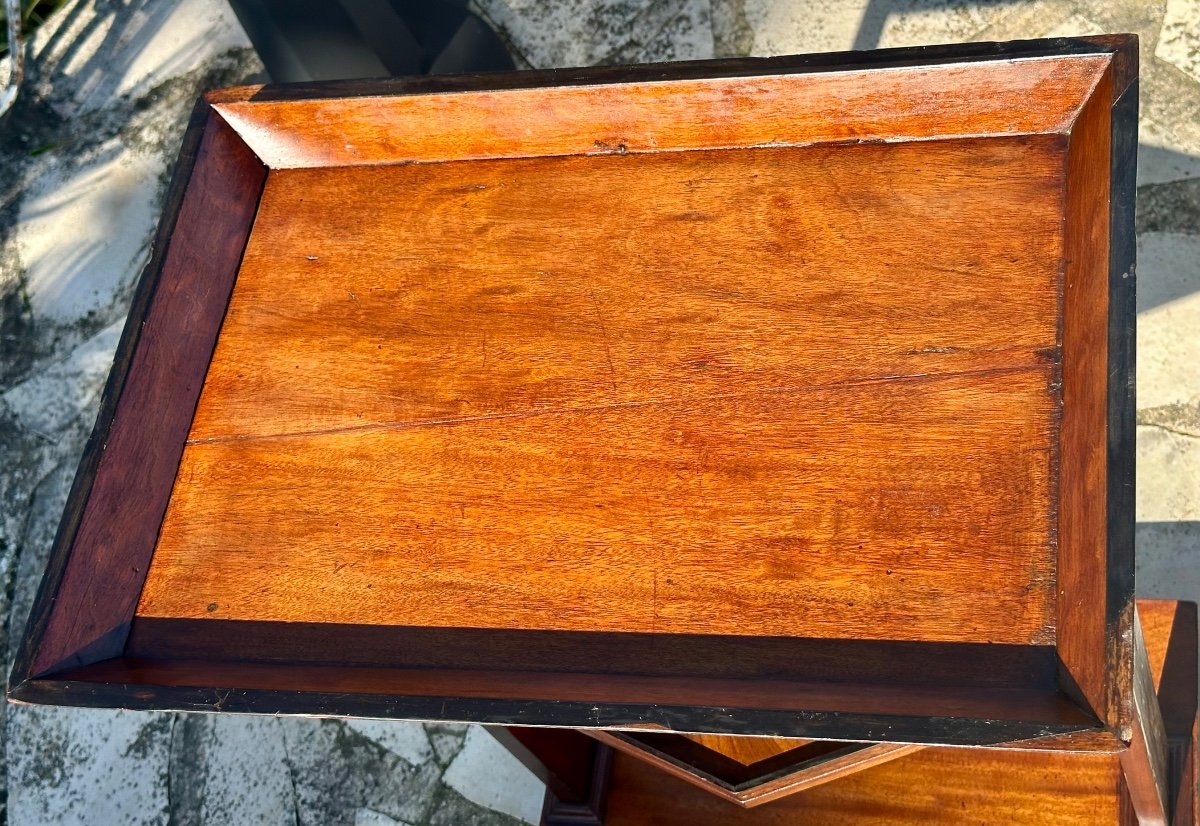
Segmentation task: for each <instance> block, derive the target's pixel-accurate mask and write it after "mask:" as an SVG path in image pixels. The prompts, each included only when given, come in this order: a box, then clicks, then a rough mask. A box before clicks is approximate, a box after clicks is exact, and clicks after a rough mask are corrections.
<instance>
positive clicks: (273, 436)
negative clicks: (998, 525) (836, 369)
mask: <svg viewBox="0 0 1200 826" xmlns="http://www.w3.org/2000/svg"><path fill="white" fill-rule="evenodd" d="M1044 370H1046V367H1045V366H1044V365H1036V364H1035V365H1019V366H1013V367H984V368H980V369H978V370H951V371H948V372H945V373H899V374H893V375H887V376H870V377H867V378H861V379H849V380H847V381H838V382H828V383H825V384H806V385H798V386H797V385H789V386H785V387H761V388H756V389H754V390H745V391H742V392H740V393H704V394H700V395H696V396H670V397H666V398H661V399H631V400H629V401H622V402H604V403H602V404H590V405H576V406H572V405H562V406H549V407H545V408H537V409H527V410H513V411H510V412H502V413H480V414H478V415H474V416H441V417H435V418H429V419H420V420H408V421H397V422H372V423H370V424H361V425H345V426H339V427H324V428H314V429H311V430H295V431H288V432H283V433H264V434H257V433H251V434H235V435H229V436H207V437H205V438H202V439H188V440H187V444H188V445H211V444H225V443H229V442H265V441H275V440H279V439H296V438H304V437H310V436H329V435H332V434H335V433H370V432H377V431H383V430H416V429H418V428H423V427H453V426H455V425H461V424H475V423H478V422H490V421H508V420H516V419H532V418H537V417H540V416H570V415H580V414H587V413H599V412H602V411H608V410H634V409H637V408H641V407H655V406H664V407H665V406H668V405H685V404H702V403H705V402H718V401H732V400H735V399H747V398H753V397H755V396H770V395H787V394H792V393H809V392H816V391H822V390H836V389H839V388H844V387H862V386H866V385H871V384H888V383H890V382H921V381H942V380H946V379H956V378H966V377H986V376H1005V375H1017V374H1020V373H1037V372H1041V371H1044Z"/></svg>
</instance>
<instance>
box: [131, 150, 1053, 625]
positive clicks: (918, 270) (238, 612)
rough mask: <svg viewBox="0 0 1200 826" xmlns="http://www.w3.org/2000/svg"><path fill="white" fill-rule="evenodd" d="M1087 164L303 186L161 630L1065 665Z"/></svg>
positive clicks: (258, 302)
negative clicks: (609, 634)
mask: <svg viewBox="0 0 1200 826" xmlns="http://www.w3.org/2000/svg"><path fill="white" fill-rule="evenodd" d="M1061 146H1062V144H1061V141H1060V140H1059V139H1058V138H1057V137H1055V136H1045V137H1039V138H1034V139H1028V138H1019V139H996V140H993V141H984V142H965V141H963V142H948V143H946V144H940V145H936V146H921V145H917V144H905V145H901V146H895V147H892V146H862V147H841V148H836V149H833V148H825V147H815V148H811V149H803V150H757V151H754V152H739V151H723V152H714V153H707V152H689V153H670V154H662V155H652V156H624V157H612V156H608V157H602V158H586V159H584V158H575V159H550V160H534V161H494V162H491V163H488V164H486V165H463V164H431V165H422V166H409V167H389V168H386V169H365V168H363V169H359V168H355V169H352V170H320V171H312V172H310V171H302V172H291V171H289V172H285V173H273V174H272V177H271V180H270V181H269V182H268V185H267V190H266V192H265V193H264V198H263V206H262V211H261V213H260V216H259V220H258V222H257V224H256V226H255V230H254V233H253V235H252V237H251V240H250V243H249V245H248V247H247V251H246V258H245V262H244V264H243V267H242V271H241V273H240V275H239V280H238V284H237V287H236V289H235V295H234V297H233V300H232V302H231V304H230V308H229V313H228V317H227V318H226V321H225V326H224V329H223V331H222V336H221V341H220V343H219V344H218V346H217V350H216V353H215V355H214V358H213V364H212V366H211V368H210V370H209V377H208V380H207V384H206V387H205V392H204V394H203V396H202V399H201V402H200V405H199V407H198V409H197V414H196V418H195V421H194V423H193V426H192V433H191V436H190V439H189V445H188V448H187V450H186V451H185V457H184V460H183V463H182V465H181V468H180V480H181V484H179V485H178V486H177V488H176V491H175V494H174V496H173V500H172V504H171V507H170V509H169V511H168V514H167V518H166V520H165V522H164V523H163V527H162V532H161V536H160V539H159V545H158V549H157V552H156V555H155V560H154V563H153V565H152V566H151V571H150V574H149V577H148V579H147V582H146V587H145V590H144V592H143V594H142V600H141V604H140V608H139V613H140V614H141V615H143V616H157V617H171V616H177V617H206V616H209V617H212V618H232V619H245V620H274V621H281V622H289V621H320V622H330V623H345V624H351V623H355V624H372V623H374V624H384V625H425V626H438V625H457V624H465V625H470V626H474V627H492V628H525V629H554V630H593V631H641V632H654V631H665V632H674V633H708V634H745V635H782V636H798V637H850V638H860V639H869V638H877V639H921V640H932V641H939V642H940V641H948V642H988V643H1018V644H1028V643H1030V642H1039V643H1041V642H1050V641H1052V639H1053V599H1052V594H1051V587H1052V586H1051V582H1052V577H1053V559H1052V549H1051V529H1052V528H1051V524H1050V511H1051V508H1052V500H1051V490H1050V487H1049V478H1050V474H1049V467H1050V460H1051V444H1052V442H1053V440H1054V438H1055V424H1056V423H1055V421H1054V405H1053V398H1052V394H1051V379H1052V375H1053V361H1054V358H1055V318H1056V310H1057V299H1056V291H1055V283H1054V282H1055V272H1056V262H1057V261H1058V260H1059V258H1060V256H1061V239H1060V237H1059V231H1060V227H1059V224H1058V222H1057V221H1056V220H1055V215H1056V212H1057V209H1058V203H1059V200H1060V199H1061V188H1060V187H1061V179H1062V170H1061ZM372 197H374V198H375V199H377V200H372ZM338 202H342V203H348V204H352V205H361V207H362V208H361V209H356V208H354V207H351V208H348V209H347V208H344V207H343V208H340V209H339V208H338V207H337V206H336V203H338ZM980 238H984V239H989V238H990V239H994V243H982V242H981V241H980V240H979V239H980ZM747 239H751V240H749V241H747ZM914 293H919V294H922V295H928V299H926V300H923V301H922V302H920V304H919V305H914V304H913V302H912V300H911V297H912V295H913V294H914ZM264 341H270V342H272V346H271V347H270V348H267V349H264V348H263V346H262V343H263V342H264ZM952 456H953V457H960V459H961V461H958V462H947V461H946V459H947V458H948V457H952ZM333 490H336V491H338V495H337V496H330V491H333ZM964 490H969V491H971V494H970V495H969V496H964V495H963V491H964ZM347 502H353V503H354V507H353V508H347V507H346V504H347ZM981 558H985V559H987V560H988V564H986V565H981V564H979V560H980V559H981ZM518 560H519V562H518ZM318 581H319V582H320V583H321V587H320V588H319V589H315V588H314V587H313V584H314V583H315V582H318ZM213 604H215V605H216V606H217V607H216V608H215V609H213V608H211V606H212V605H213Z"/></svg>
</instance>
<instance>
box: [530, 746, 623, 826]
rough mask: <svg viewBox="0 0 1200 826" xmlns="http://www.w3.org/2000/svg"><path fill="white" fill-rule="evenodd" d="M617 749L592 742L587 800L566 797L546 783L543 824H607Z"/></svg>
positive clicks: (582, 825) (546, 825)
mask: <svg viewBox="0 0 1200 826" xmlns="http://www.w3.org/2000/svg"><path fill="white" fill-rule="evenodd" d="M612 763H613V750H612V749H611V748H610V747H609V746H606V745H604V744H603V743H597V742H595V741H593V742H592V750H591V769H592V772H591V782H590V783H589V784H588V794H587V797H586V798H585V799H583V800H564V799H563V798H560V797H558V796H557V795H556V794H554V792H553V791H551V790H550V787H548V786H547V787H546V797H545V800H544V801H543V803H542V826H604V811H605V808H606V807H607V804H608V781H609V778H610V776H611V775H612Z"/></svg>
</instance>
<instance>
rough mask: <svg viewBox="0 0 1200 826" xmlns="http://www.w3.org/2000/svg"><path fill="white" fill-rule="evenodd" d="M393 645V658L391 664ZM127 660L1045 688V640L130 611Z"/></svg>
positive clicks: (1051, 679) (1050, 657)
mask: <svg viewBox="0 0 1200 826" xmlns="http://www.w3.org/2000/svg"><path fill="white" fill-rule="evenodd" d="M398 651H402V652H404V653H403V662H402V663H397V652H398ZM125 654H126V656H130V657H134V658H141V659H148V660H164V659H167V660H169V659H175V660H231V659H232V660H249V661H255V662H278V663H291V664H306V663H307V664H313V665H321V664H330V665H354V666H360V665H361V666H382V667H394V666H396V665H403V666H404V667H409V668H451V669H475V670H492V671H539V672H545V671H548V670H553V671H561V672H567V673H589V674H597V673H610V674H626V675H644V676H664V677H665V676H685V677H717V678H736V679H754V680H798V681H838V682H843V683H857V682H861V683H865V682H873V681H882V682H884V683H887V684H889V685H895V686H905V687H935V686H946V685H951V686H958V687H963V688H970V687H995V688H1009V689H1038V688H1041V689H1043V690H1046V691H1053V690H1054V686H1055V674H1056V670H1057V666H1056V656H1055V651H1054V648H1053V647H1051V646H1024V645H1001V644H973V643H935V642H904V641H887V640H884V641H877V640H827V639H811V638H800V637H751V636H728V635H718V634H711V635H710V634H648V633H633V632H623V633H605V632H588V631H536V630H510V629H491V628H424V627H400V626H379V625H337V626H330V625H329V624H327V623H303V622H257V621H240V620H218V619H200V620H193V619H165V618H156V617H140V616H139V617H135V618H134V620H133V627H132V631H131V633H130V636H129V643H128V645H127V647H126V649H125Z"/></svg>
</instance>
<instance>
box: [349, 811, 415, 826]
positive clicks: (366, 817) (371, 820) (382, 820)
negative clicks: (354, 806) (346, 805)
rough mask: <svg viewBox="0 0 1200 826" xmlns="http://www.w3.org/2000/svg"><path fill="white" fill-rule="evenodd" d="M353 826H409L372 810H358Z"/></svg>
mask: <svg viewBox="0 0 1200 826" xmlns="http://www.w3.org/2000/svg"><path fill="white" fill-rule="evenodd" d="M354 826H410V824H408V823H405V822H404V821H403V820H395V819H393V818H390V817H388V816H387V815H385V814H383V813H382V812H377V811H375V810H374V809H359V810H358V811H357V812H355V813H354Z"/></svg>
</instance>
